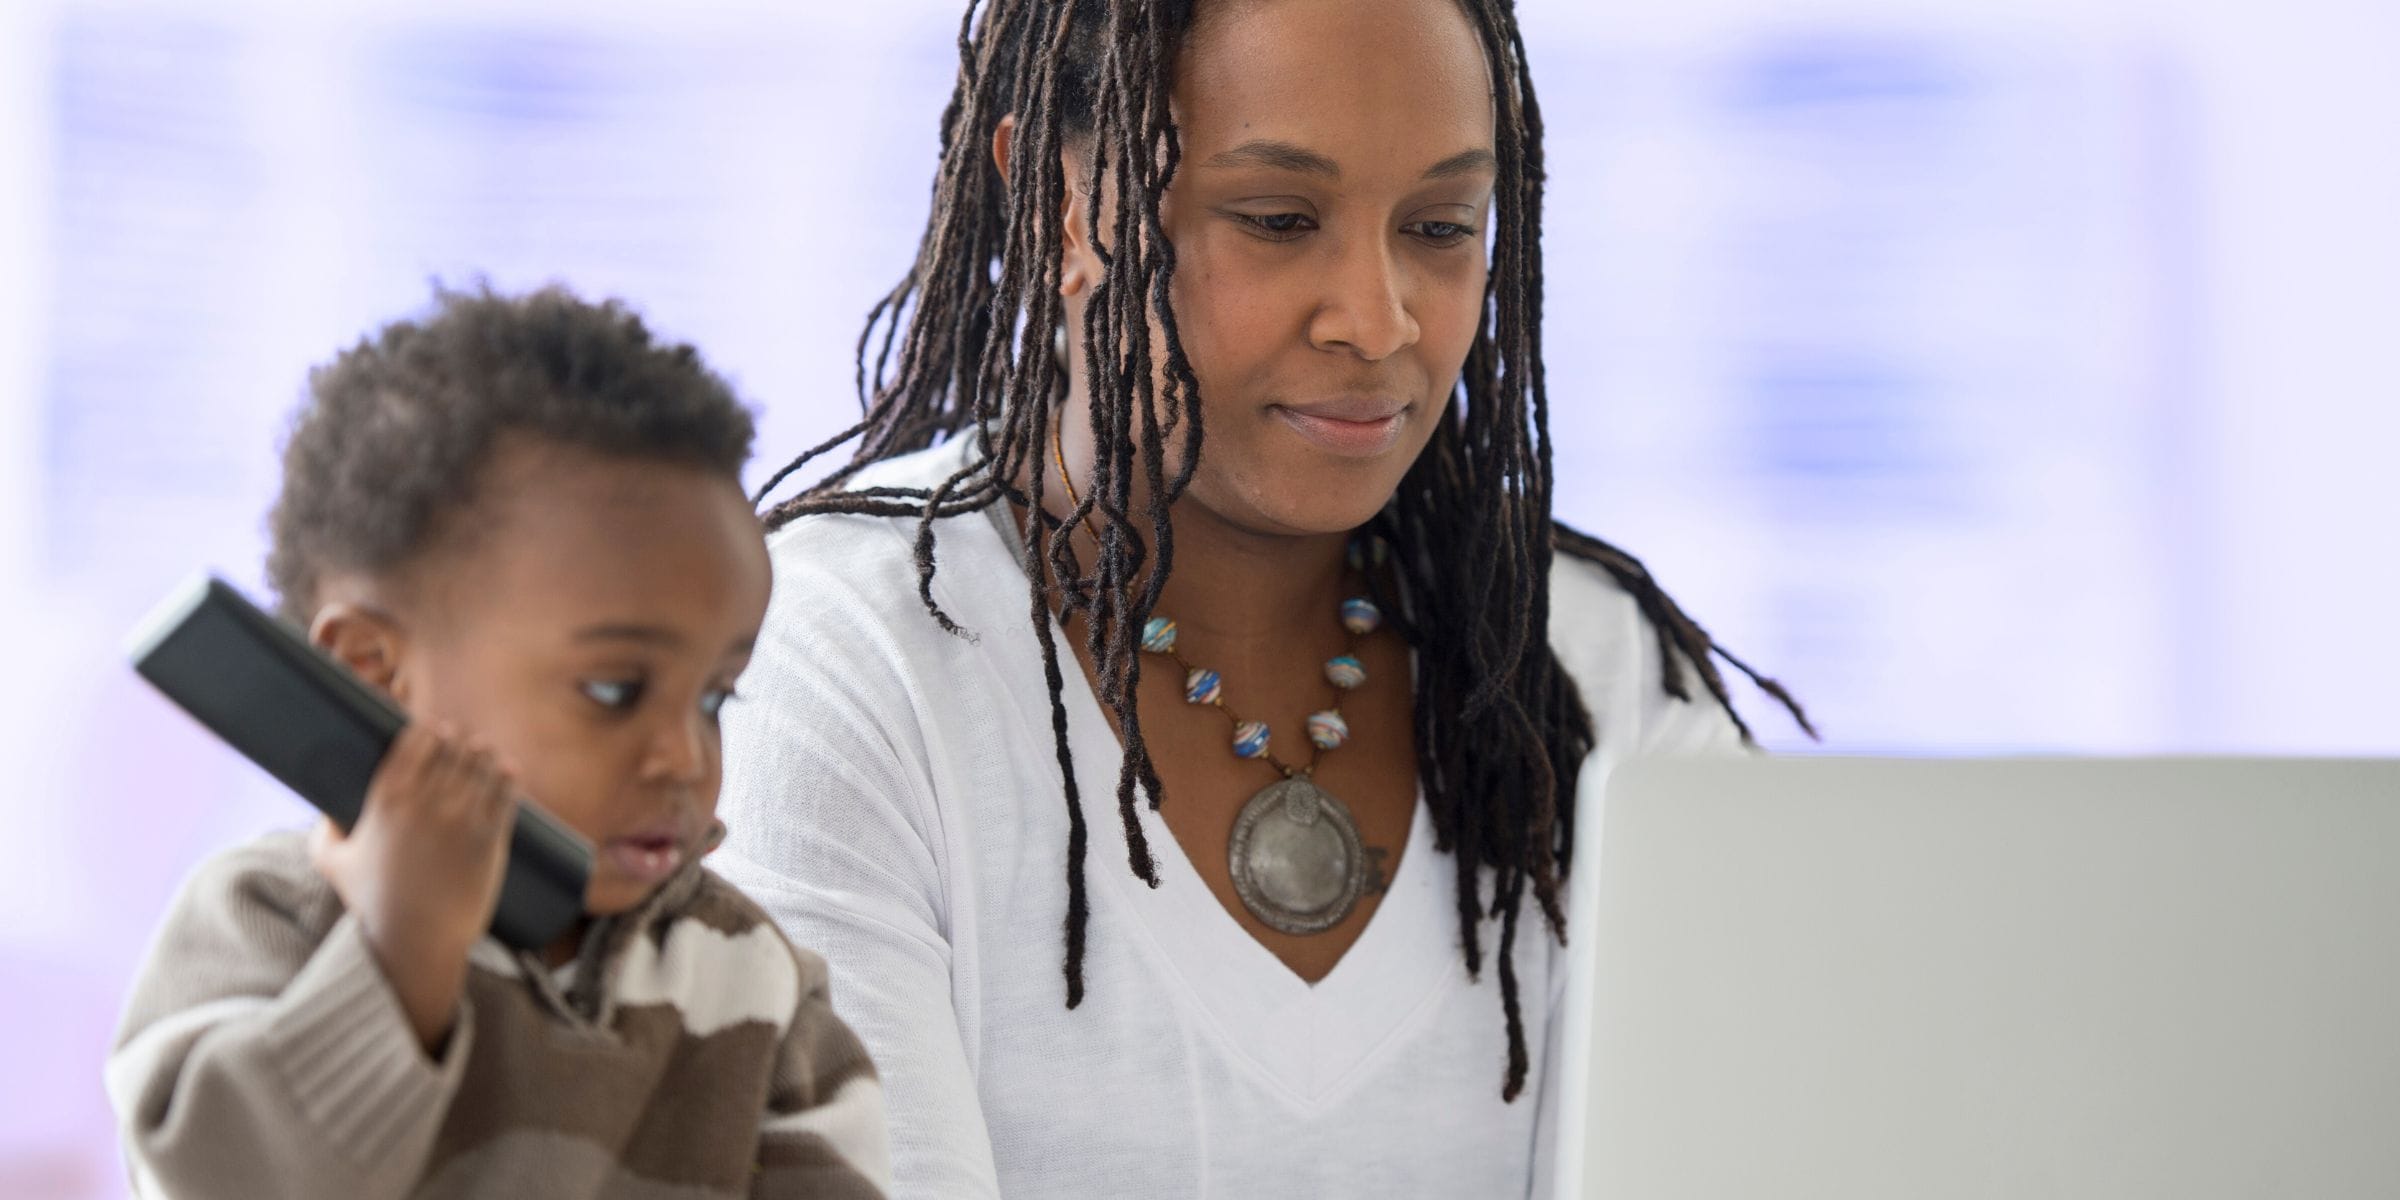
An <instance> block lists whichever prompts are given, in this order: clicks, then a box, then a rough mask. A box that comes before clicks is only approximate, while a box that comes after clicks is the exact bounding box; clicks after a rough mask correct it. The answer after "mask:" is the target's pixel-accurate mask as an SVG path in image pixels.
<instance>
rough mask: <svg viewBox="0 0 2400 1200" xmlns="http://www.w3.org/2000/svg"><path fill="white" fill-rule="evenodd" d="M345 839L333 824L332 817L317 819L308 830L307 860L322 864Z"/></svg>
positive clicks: (338, 848)
mask: <svg viewBox="0 0 2400 1200" xmlns="http://www.w3.org/2000/svg"><path fill="white" fill-rule="evenodd" d="M347 840H348V839H347V838H344V837H343V836H342V831H341V829H340V828H339V827H337V826H336V825H334V823H333V818H331V817H325V818H323V819H321V820H319V821H318V822H317V823H316V824H315V825H312V826H310V827H309V830H308V861H310V862H312V863H315V864H317V865H319V866H323V865H324V863H325V860H326V859H327V858H328V857H330V856H331V855H333V854H334V853H335V852H337V851H339V850H340V849H341V848H342V845H343V843H344V842H346V841H347Z"/></svg>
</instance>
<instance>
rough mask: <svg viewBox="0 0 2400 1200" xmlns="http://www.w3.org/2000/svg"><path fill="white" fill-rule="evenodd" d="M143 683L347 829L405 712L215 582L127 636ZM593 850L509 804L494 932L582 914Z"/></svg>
mask: <svg viewBox="0 0 2400 1200" xmlns="http://www.w3.org/2000/svg"><path fill="white" fill-rule="evenodd" d="M130 648H131V651H132V654H133V665H134V669H135V670H136V671H139V672H140V673H141V675H142V678H144V679H147V680H149V681H150V682H151V683H152V684H154V685H156V686H157V687H158V690H159V691H162V692H164V693H166V695H167V698H168V699H170V700H173V701H174V702H175V703H176V704H178V705H181V706H182V707H183V709H184V710H185V711H187V712H189V713H191V714H192V715H193V716H194V717H197V718H199V720H200V723H201V724H203V725H206V726H207V727H208V728H209V729H210V730H211V731H212V732H214V733H215V734H216V735H217V736H218V737H221V738H223V739H225V741H226V743H227V744H228V745H230V746H232V747H233V748H234V749H236V750H239V751H241V752H242V753H243V754H244V755H245V756H247V757H248V758H249V759H250V761H252V762H254V763H257V764H258V765H259V766H261V767H264V768H265V769H266V771H267V773H268V774H270V775H273V776H274V777H275V778H277V779H279V780H281V781H283V783H284V785H285V786H287V787H289V788H291V789H292V790H293V791H295V792H298V793H300V798H301V799H303V800H306V801H308V802H309V803H310V804H313V805H315V806H316V807H317V809H318V810H319V811H321V812H323V813H324V814H325V815H326V816H328V817H330V818H332V819H333V822H334V824H336V825H338V826H340V827H341V828H342V829H343V830H345V831H346V830H348V829H349V828H350V827H351V825H352V824H354V823H356V822H357V820H358V812H359V809H360V807H361V806H363V805H364V804H365V803H366V798H367V784H368V783H369V781H371V780H373V779H374V777H375V768H376V766H377V765H378V764H380V763H381V762H382V761H383V756H384V752H385V751H387V750H389V749H391V745H392V739H393V738H395V737H397V736H399V733H400V730H401V728H402V727H403V726H405V725H406V724H408V717H407V715H406V714H404V713H402V712H401V711H400V710H399V709H398V708H396V707H394V706H393V704H392V703H391V701H389V700H387V699H385V698H384V697H383V696H382V695H381V694H379V693H377V692H376V691H375V690H374V689H372V688H370V687H368V686H367V685H366V684H364V683H361V682H359V679H358V677H357V676H355V675H352V674H351V673H350V672H349V671H347V670H344V669H343V668H342V666H341V664H339V663H336V662H335V661H333V659H331V658H330V657H327V656H326V655H325V653H324V652H323V651H320V650H318V649H317V648H316V647H315V646H312V645H309V644H308V642H307V641H306V640H305V639H303V638H301V637H300V635H299V634H298V633H297V632H295V631H294V630H293V629H292V628H291V627H290V626H289V625H286V624H284V623H283V622H281V621H278V620H276V619H275V618H274V617H271V616H269V615H267V614H266V613H264V612H261V611H260V610H259V608H258V606H256V605H254V604H252V603H250V601H248V600H246V599H244V598H243V596H242V594H241V593H240V592H238V591H236V590H234V589H233V587H231V586H230V585H228V584H227V583H225V581H223V580H221V579H217V578H215V577H213V576H202V577H200V578H196V579H194V580H192V581H191V582H190V583H188V584H186V585H184V586H183V587H182V588H179V589H177V591H176V592H175V594H174V595H172V596H170V597H168V599H167V600H166V602H165V603H163V604H161V605H160V606H159V608H158V610H157V611H156V612H154V613H153V614H151V616H150V619H149V620H148V621H146V622H144V623H143V625H142V627H141V628H140V629H139V630H138V631H137V632H136V633H135V634H134V637H133V640H132V642H131V644H130ZM591 872H592V847H591V844H590V843H589V842H587V841H585V840H584V839H583V838H582V837H581V836H580V835H578V834H576V833H575V832H574V831H573V830H570V829H568V828H567V827H565V826H564V825H561V824H559V823H558V820H557V818H555V817H552V816H551V815H550V814H548V813H545V812H543V811H542V810H541V809H539V808H537V807H535V806H534V805H533V804H531V803H529V802H520V803H519V804H518V805H517V820H516V828H515V829H514V830H513V831H512V832H511V834H510V835H509V845H508V875H507V877H506V879H505V880H503V881H502V883H501V885H500V904H499V907H498V909H497V910H496V911H495V912H493V914H492V935H493V936H494V937H497V938H499V939H500V940H501V941H502V942H505V943H507V944H508V945H510V946H514V947H516V948H518V949H520V950H537V949H540V948H541V947H544V946H547V945H550V944H551V943H552V942H555V941H557V940H558V938H559V937H560V936H561V935H563V934H565V933H566V932H567V929H568V927H569V926H571V925H573V924H574V922H575V919H576V918H577V917H579V916H581V915H582V914H583V893H584V887H585V884H586V881H587V880H589V879H590V877H591Z"/></svg>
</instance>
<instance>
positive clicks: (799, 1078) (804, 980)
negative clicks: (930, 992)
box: [767, 950, 876, 1115]
mask: <svg viewBox="0 0 2400 1200" xmlns="http://www.w3.org/2000/svg"><path fill="white" fill-rule="evenodd" d="M794 953H796V954H797V955H798V956H799V959H800V968H801V975H800V979H801V985H802V988H803V989H804V990H803V991H802V992H801V1000H800V1008H799V1011H798V1012H796V1013H794V1014H793V1015H792V1028H791V1032H790V1033H788V1034H787V1035H785V1040H786V1041H787V1042H789V1043H790V1044H791V1045H792V1046H793V1047H795V1048H796V1049H797V1050H798V1053H796V1054H791V1055H788V1056H786V1057H785V1058H783V1059H781V1060H779V1061H778V1062H777V1063H776V1064H775V1074H774V1078H773V1082H772V1083H771V1084H770V1085H769V1087H768V1091H767V1111H768V1112H770V1113H772V1114H776V1115H781V1114H783V1113H794V1112H800V1111H802V1110H803V1109H808V1108H814V1107H815V1106H817V1105H819V1104H823V1103H824V1102H825V1101H827V1100H829V1099H832V1098H833V1096H834V1095H835V1094H836V1093H838V1092H840V1091H841V1090H842V1085H843V1084H845V1083H848V1082H850V1081H851V1080H852V1079H855V1078H858V1077H859V1076H861V1075H864V1076H866V1077H868V1078H870V1079H872V1078H875V1077H876V1075H875V1063H874V1060H872V1059H870V1058H868V1057H867V1047H866V1043H864V1042H861V1041H859V1040H858V1034H856V1033H854V1032H852V1031H851V1029H850V1027H849V1026H848V1025H845V1024H843V1023H842V1019H841V1018H840V1017H838V1016H835V1015H834V1012H833V1005H832V1004H831V1003H829V1002H828V1000H827V998H826V987H825V960H824V959H822V958H819V957H817V956H816V955H814V954H811V953H809V952H808V951H806V950H796V951H795V952H794Z"/></svg>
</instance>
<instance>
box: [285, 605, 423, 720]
mask: <svg viewBox="0 0 2400 1200" xmlns="http://www.w3.org/2000/svg"><path fill="white" fill-rule="evenodd" d="M308 640H309V641H310V642H312V643H315V645H316V646H317V648H318V649H320V650H323V651H324V652H325V653H327V654H329V655H332V656H333V661H335V662H338V663H340V664H342V665H343V666H345V667H348V668H349V669H350V673H351V674H353V675H356V676H358V677H359V678H360V679H362V680H364V681H366V683H367V684H368V685H369V686H370V687H373V688H374V689H375V690H377V691H379V692H382V693H384V694H386V695H388V696H390V697H392V698H393V699H394V700H398V701H400V702H401V703H402V704H403V705H405V704H406V703H407V702H408V697H406V696H404V695H402V694H401V693H402V692H403V691H404V690H406V688H405V685H404V683H403V681H402V680H401V678H400V661H401V658H402V656H403V654H404V653H405V652H406V650H407V648H408V639H407V637H406V635H405V634H403V633H402V632H401V630H400V626H399V624H398V623H397V622H395V621H393V620H392V619H391V617H389V616H387V615H386V614H384V613H382V612H380V611H378V610H376V609H374V608H370V607H368V606H367V605H364V604H359V603H356V602H354V601H349V600H337V601H334V602H333V603H331V604H327V605H326V606H324V607H323V608H320V609H318V610H317V615H316V619H315V620H312V621H310V622H309V623H308Z"/></svg>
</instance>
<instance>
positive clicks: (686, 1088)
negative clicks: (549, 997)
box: [432, 971, 778, 1190]
mask: <svg viewBox="0 0 2400 1200" xmlns="http://www.w3.org/2000/svg"><path fill="white" fill-rule="evenodd" d="M467 994H468V997H469V1002H470V1003H472V1004H473V1005H474V1008H475V1025H476V1031H475V1050H474V1054H473V1055H472V1056H471V1057H470V1058H469V1060H468V1062H467V1067H466V1077H465V1079H464V1080H463V1081H462V1082H461V1084H460V1087H459V1091H458V1096H457V1098H456V1100H455V1101H453V1103H452V1105H451V1109H450V1112H449V1114H448V1116H447V1117H446V1118H445V1119H444V1121H443V1122H442V1132H441V1135H440V1137H439V1138H437V1139H436V1141H435V1144H434V1150H433V1156H432V1162H433V1163H434V1164H437V1165H438V1164H440V1163H443V1162H446V1161H448V1160H449V1159H450V1158H452V1157H454V1156H456V1155H460V1154H464V1153H467V1152H469V1151H472V1150H474V1149H475V1148H476V1147H477V1145H479V1144H480V1143H481V1142H483V1141H485V1140H488V1139H489V1138H491V1137H492V1136H495V1135H496V1134H499V1133H502V1132H506V1131H511V1130H523V1131H536V1130H538V1131H545V1132H551V1133H559V1134H568V1135H572V1136H575V1137H578V1138H583V1139H587V1140H589V1141H591V1142H593V1143H596V1144H597V1145H599V1146H601V1147H603V1148H605V1149H607V1150H608V1151H609V1152H611V1153H612V1154H613V1155H614V1156H615V1157H616V1158H617V1159H618V1160H619V1161H621V1162H623V1163H624V1164H625V1166H626V1167H627V1169H629V1170H631V1171H633V1172H634V1173H636V1174H640V1175H644V1176H647V1177H649V1178H652V1179H657V1180H660V1181H662V1182H671V1183H683V1184H702V1185H707V1186H711V1187H730V1188H733V1189H735V1190H739V1189H740V1188H741V1186H742V1179H743V1177H744V1174H745V1173H746V1172H747V1170H748V1169H749V1165H750V1161H751V1158H752V1154H753V1150H754V1147H755V1146H756V1144H757V1140H758V1126H759V1121H760V1117H761V1114H762V1113H764V1112H765V1111H766V1100H767V1080H768V1077H769V1075H770V1073H771V1069H772V1068H771V1065H770V1064H773V1063H774V1062H775V1058H776V1052H777V1045H778V1039H777V1036H776V1029H775V1027H774V1026H773V1025H771V1024H768V1023H767V1022H764V1021H749V1022H744V1023H742V1024H739V1025H735V1026H732V1027H730V1028H727V1029H723V1030H720V1031H718V1032H716V1033H712V1034H710V1035H709V1036H707V1037H705V1038H700V1037H693V1036H692V1035H691V1034H690V1033H689V1032H688V1031H687V1030H686V1029H685V1028H684V1025H683V1017H682V1015H681V1014H680V1013H679V1012H678V1011H677V1010H676V1009H675V1008H674V1007H673V1006H672V1005H666V1004H644V1005H638V1006H631V1007H625V1008H620V1009H618V1010H617V1012H616V1014H615V1019H614V1020H613V1021H612V1022H611V1024H610V1028H609V1029H607V1030H605V1031H603V1030H576V1029H574V1028H571V1027H568V1026H566V1025H563V1024H561V1023H560V1022H558V1021H557V1020H555V1019H553V1018H552V1017H550V1016H549V1014H548V1013H547V1012H546V1011H545V1010H544V1009H543V1008H542V1006H541V1004H540V1003H539V1001H538V1000H537V999H536V998H535V997H534V995H533V993H532V991H531V990H530V989H529V988H528V987H527V986H526V985H525V983H524V982H523V981H522V980H518V979H512V978H507V977H503V976H499V975H495V974H492V973H489V972H485V971H474V972H471V973H470V977H469V980H468V985H467ZM537 1081H538V1082H537ZM744 1081H749V1082H744ZM537 1088H538V1091H537V1090H535V1089H537ZM648 1096H675V1097H679V1100H678V1101H677V1102H676V1103H674V1104H659V1103H647V1102H630V1101H629V1098H630V1097H648Z"/></svg>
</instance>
